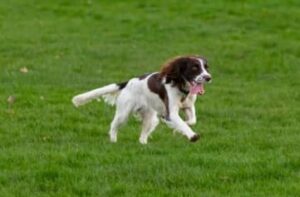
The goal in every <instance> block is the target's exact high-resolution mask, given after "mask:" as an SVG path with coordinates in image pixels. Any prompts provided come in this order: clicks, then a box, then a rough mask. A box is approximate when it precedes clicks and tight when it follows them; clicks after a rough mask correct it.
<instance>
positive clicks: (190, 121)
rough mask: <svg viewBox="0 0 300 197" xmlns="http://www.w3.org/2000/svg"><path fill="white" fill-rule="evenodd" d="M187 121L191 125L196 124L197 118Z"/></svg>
mask: <svg viewBox="0 0 300 197" xmlns="http://www.w3.org/2000/svg"><path fill="white" fill-rule="evenodd" d="M185 122H186V124H188V125H190V126H192V125H195V124H196V120H193V119H190V120H187V121H185Z"/></svg>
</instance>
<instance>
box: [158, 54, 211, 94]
mask: <svg viewBox="0 0 300 197" xmlns="http://www.w3.org/2000/svg"><path fill="white" fill-rule="evenodd" d="M160 75H161V77H165V78H166V83H173V85H175V86H177V87H178V88H179V90H181V91H183V92H190V93H192V94H204V85H203V84H204V83H207V82H210V81H211V74H210V73H209V72H208V63H207V60H206V59H205V58H203V57H199V56H184V57H177V58H174V59H173V60H171V61H169V62H168V63H166V64H165V65H164V66H163V67H162V70H161V72H160Z"/></svg>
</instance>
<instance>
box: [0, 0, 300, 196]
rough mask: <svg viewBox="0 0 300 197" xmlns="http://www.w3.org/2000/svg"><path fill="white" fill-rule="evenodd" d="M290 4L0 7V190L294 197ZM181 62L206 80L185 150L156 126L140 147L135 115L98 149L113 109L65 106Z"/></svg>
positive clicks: (297, 34) (297, 27) (294, 25)
mask: <svg viewBox="0 0 300 197" xmlns="http://www.w3.org/2000/svg"><path fill="white" fill-rule="evenodd" d="M299 7H300V2H299V1H296V0H295V1H292V0H287V1H281V0H266V1H258V0H253V1H240V2H239V1H225V0H224V1H221V0H216V1H207V0H203V1H191V0H190V1H188V0H186V1H180V0H167V1H156V0H153V1H108V0H105V1H92V0H85V1H84V0H78V1H67V0H52V1H37V0H26V1H25V0H24V1H22V0H9V1H1V2H0V68H1V69H0V196H1V197H2V196H3V197H6V196H8V197H9V196H249V197H252V196H272V197H274V196H299V195H300V186H299V183H300V136H299V130H300V129H299V128H300V123H299V120H300V103H299V101H300V94H299V90H300V81H299V77H300V45H299V41H300V11H299ZM182 54H201V55H204V56H206V57H207V58H208V60H209V63H210V67H211V69H210V71H211V73H212V75H213V83H211V84H210V85H208V86H206V94H205V95H204V96H203V97H200V98H199V99H198V101H197V114H198V124H197V125H196V126H194V127H193V128H194V130H195V131H197V132H200V133H201V134H202V135H203V138H202V139H201V140H200V141H199V142H197V143H195V144H192V143H189V142H188V140H186V139H185V138H184V137H183V136H181V135H180V134H173V133H172V132H171V130H170V129H169V128H167V127H166V126H165V125H163V124H160V125H159V127H158V128H157V129H156V132H154V134H153V138H152V139H151V140H150V142H149V144H148V145H146V146H143V145H140V144H139V143H138V136H139V133H140V126H139V123H138V122H137V121H136V120H134V119H131V120H130V121H129V124H128V125H127V126H124V127H123V128H122V130H121V132H120V134H119V141H118V143H117V144H111V143H110V142H109V139H108V135H107V133H108V129H109V124H110V121H111V119H112V117H113V115H114V108H112V107H110V106H107V105H105V104H104V103H102V102H93V103H90V104H88V105H87V106H84V107H82V108H79V109H76V108H74V107H73V106H72V104H71V101H70V100H71V98H72V96H73V95H75V94H78V93H80V92H83V91H86V90H90V89H92V88H96V87H99V86H102V85H105V84H109V83H112V82H121V81H124V80H127V79H128V78H131V77H133V76H139V75H140V74H143V73H146V72H151V71H156V70H158V69H159V67H160V65H161V64H162V63H163V62H164V61H165V60H166V59H169V58H170V57H173V56H177V55H182ZM24 67H25V68H27V70H28V72H26V69H24ZM21 68H23V70H22V72H21V71H20V69H21ZM9 96H13V97H14V98H15V99H9V100H10V102H8V101H7V99H8V97H9ZM10 98H12V97H10ZM13 100H14V101H13Z"/></svg>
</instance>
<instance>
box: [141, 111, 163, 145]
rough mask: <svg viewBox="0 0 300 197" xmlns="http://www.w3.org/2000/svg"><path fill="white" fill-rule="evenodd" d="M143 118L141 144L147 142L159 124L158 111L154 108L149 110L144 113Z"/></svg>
mask: <svg viewBox="0 0 300 197" xmlns="http://www.w3.org/2000/svg"><path fill="white" fill-rule="evenodd" d="M142 118H143V128H142V132H141V135H140V138H139V141H140V143H141V144H147V142H148V137H149V136H150V134H151V133H152V132H153V131H154V129H155V128H156V126H157V125H158V123H159V120H158V118H157V113H156V112H155V111H153V110H149V111H147V112H145V113H142Z"/></svg>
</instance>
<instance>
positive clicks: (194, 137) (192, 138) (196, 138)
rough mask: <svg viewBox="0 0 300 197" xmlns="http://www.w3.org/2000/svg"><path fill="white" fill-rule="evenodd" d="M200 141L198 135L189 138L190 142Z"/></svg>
mask: <svg viewBox="0 0 300 197" xmlns="http://www.w3.org/2000/svg"><path fill="white" fill-rule="evenodd" d="M199 139H200V135H199V134H195V135H193V136H192V137H191V138H190V142H196V141H198V140H199Z"/></svg>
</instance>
